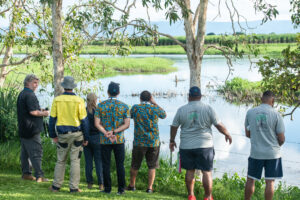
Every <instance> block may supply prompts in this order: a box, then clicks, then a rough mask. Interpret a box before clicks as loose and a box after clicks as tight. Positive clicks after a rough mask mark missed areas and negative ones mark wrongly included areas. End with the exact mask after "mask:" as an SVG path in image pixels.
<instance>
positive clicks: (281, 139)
mask: <svg viewBox="0 0 300 200" xmlns="http://www.w3.org/2000/svg"><path fill="white" fill-rule="evenodd" d="M277 141H278V144H279V145H280V146H281V145H283V143H284V142H285V136H284V133H279V134H277Z"/></svg>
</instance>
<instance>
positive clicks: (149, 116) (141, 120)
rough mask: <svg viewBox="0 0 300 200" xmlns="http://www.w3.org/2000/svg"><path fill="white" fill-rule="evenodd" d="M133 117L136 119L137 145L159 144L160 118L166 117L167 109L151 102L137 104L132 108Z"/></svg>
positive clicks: (151, 145)
mask: <svg viewBox="0 0 300 200" xmlns="http://www.w3.org/2000/svg"><path fill="white" fill-rule="evenodd" d="M130 112H131V118H133V120H134V141H133V145H135V146H141V145H142V146H149V147H154V146H159V145H160V141H159V129H158V119H159V118H161V119H164V118H165V117H166V113H165V111H164V110H163V109H162V108H160V107H159V106H157V105H154V104H150V103H149V102H142V103H140V104H136V105H134V106H132V108H131V111H130Z"/></svg>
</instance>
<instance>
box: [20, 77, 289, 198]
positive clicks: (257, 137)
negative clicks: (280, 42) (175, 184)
mask: <svg viewBox="0 0 300 200" xmlns="http://www.w3.org/2000/svg"><path fill="white" fill-rule="evenodd" d="M38 83H39V79H38V78H37V77H36V76H35V75H33V74H30V75H27V76H26V78H25V80H24V90H23V91H21V93H20V95H19V97H18V101H17V112H18V125H19V135H20V138H21V139H20V140H21V167H22V178H23V179H25V180H36V181H37V182H46V181H48V179H46V178H45V177H44V173H43V171H42V168H41V163H42V144H41V138H40V134H39V133H40V132H41V131H42V117H46V116H49V114H50V118H49V136H50V137H51V138H52V139H53V142H54V143H55V144H56V146H57V162H56V166H55V171H54V179H53V183H52V185H51V187H50V190H51V191H53V192H57V191H59V190H60V188H61V187H62V184H63V181H64V174H65V166H66V162H67V159H68V156H69V155H70V162H71V168H70V182H69V188H70V192H80V189H79V182H80V158H81V154H82V152H84V155H85V175H86V181H87V187H88V188H92V187H93V176H92V171H93V162H95V168H96V174H97V179H98V186H97V187H99V190H100V191H101V192H104V193H111V189H112V186H111V174H110V168H111V166H110V165H111V153H112V151H113V152H114V157H115V163H116V170H117V180H118V192H117V194H118V195H122V194H124V193H125V190H129V191H135V190H136V188H135V181H136V178H137V174H138V170H139V168H140V167H141V163H142V161H143V159H144V157H145V158H146V162H147V166H148V187H147V189H146V192H147V193H152V192H153V183H154V179H155V172H156V169H157V168H158V167H159V152H160V139H159V130H158V119H159V118H161V119H164V118H166V112H165V111H164V109H163V108H161V107H160V106H158V105H157V103H156V102H155V100H154V98H153V96H152V95H151V93H150V92H149V91H143V92H141V94H140V103H139V104H136V105H134V106H132V107H131V109H129V107H128V105H126V104H125V103H123V102H121V101H119V100H118V99H117V97H118V95H119V93H120V85H119V84H118V83H114V82H111V83H110V84H109V85H108V90H107V93H108V99H107V100H105V101H102V102H100V103H98V104H97V95H96V94H94V93H90V94H88V95H87V103H86V105H85V102H84V100H83V99H82V98H81V97H79V96H76V94H75V93H74V92H73V89H74V88H76V83H75V82H74V78H73V77H70V76H66V77H64V80H63V82H62V83H61V86H62V87H63V88H64V93H63V94H62V95H60V96H57V97H55V98H54V100H53V103H52V107H51V112H50V113H49V111H48V110H43V109H41V108H40V106H39V102H38V100H37V98H36V96H35V94H34V91H35V90H36V88H37V87H38ZM201 97H202V94H201V90H200V88H199V87H196V86H194V87H191V88H190V90H189V97H188V101H189V102H188V104H186V105H184V106H182V107H180V108H179V109H178V110H177V113H176V115H175V117H174V119H173V123H172V125H171V128H170V145H169V147H170V150H171V151H174V149H175V148H176V147H177V144H176V142H175V137H176V134H177V131H178V129H179V128H180V145H179V153H180V161H181V166H182V168H184V169H186V176H185V182H186V187H187V191H188V199H189V200H195V199H196V197H195V195H194V183H195V170H201V171H202V174H203V176H202V183H203V187H204V191H205V195H204V200H212V199H213V196H212V183H213V180H212V170H213V160H214V155H215V152H214V144H213V136H212V129H211V127H212V125H214V126H215V127H216V128H217V130H218V131H219V132H220V133H222V134H223V135H224V136H225V141H228V142H229V143H230V144H231V143H232V137H231V136H230V134H229V132H228V131H227V129H226V128H225V126H224V125H223V124H222V123H221V121H220V120H219V119H218V117H217V115H216V113H215V111H214V109H213V108H212V107H211V106H209V105H206V104H204V103H202V102H201ZM274 98H275V96H274V94H273V93H272V92H271V91H266V92H264V93H263V95H262V104H261V105H260V106H258V107H255V108H252V109H250V110H249V111H248V112H247V115H246V119H245V132H246V136H247V137H249V138H250V141H251V153H250V156H249V159H248V174H247V182H246V186H245V199H246V200H248V199H251V196H252V194H253V193H254V189H255V184H254V183H255V180H259V179H260V178H261V175H262V170H263V169H264V171H265V180H266V190H265V199H267V200H269V199H272V198H273V194H274V180H275V179H276V178H281V177H282V176H283V173H282V163H281V155H280V146H281V145H282V144H283V143H284V141H285V137H284V124H283V120H282V117H281V115H280V114H279V113H278V112H277V111H275V110H274V109H273V108H272V107H273V105H274ZM130 118H132V119H133V121H134V140H133V148H132V160H131V169H130V183H129V184H128V185H127V187H126V186H125V168H124V160H125V146H124V143H125V138H124V131H125V130H126V129H128V128H129V125H130ZM31 166H32V167H33V168H34V170H35V176H32V171H31Z"/></svg>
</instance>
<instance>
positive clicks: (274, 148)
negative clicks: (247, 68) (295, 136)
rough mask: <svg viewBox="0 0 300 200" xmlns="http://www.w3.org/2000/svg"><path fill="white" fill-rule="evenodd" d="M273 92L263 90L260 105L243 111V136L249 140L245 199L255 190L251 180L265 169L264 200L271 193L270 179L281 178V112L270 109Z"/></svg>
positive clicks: (282, 135) (282, 134)
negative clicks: (244, 131) (244, 134)
mask: <svg viewBox="0 0 300 200" xmlns="http://www.w3.org/2000/svg"><path fill="white" fill-rule="evenodd" d="M274 97H275V96H274V94H273V93H272V92H271V91H266V92H264V93H263V96H262V99H261V100H262V104H261V105H260V106H257V107H255V108H252V109H250V110H249V111H248V112H247V115H246V119H245V130H246V136H247V137H248V138H250V141H251V152H250V157H249V159H248V177H247V183H246V186H245V199H246V200H250V199H251V196H252V194H253V193H254V190H255V184H254V183H255V180H259V179H260V178H261V174H262V170H263V168H264V170H265V180H266V190H265V199H266V200H270V199H272V198H273V195H274V182H275V181H274V180H275V179H277V178H282V176H283V173H282V164H281V155H280V146H281V145H282V144H283V143H284V141H285V136H284V124H283V120H282V117H281V115H280V114H279V113H278V112H277V111H275V110H274V109H273V105H274Z"/></svg>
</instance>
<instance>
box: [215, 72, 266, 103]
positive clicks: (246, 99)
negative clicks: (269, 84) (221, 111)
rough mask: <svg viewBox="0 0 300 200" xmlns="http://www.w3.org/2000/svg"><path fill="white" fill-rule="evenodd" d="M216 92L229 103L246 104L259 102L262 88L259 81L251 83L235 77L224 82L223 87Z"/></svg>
mask: <svg viewBox="0 0 300 200" xmlns="http://www.w3.org/2000/svg"><path fill="white" fill-rule="evenodd" d="M217 91H218V93H220V94H222V95H223V96H224V98H225V99H226V100H227V101H229V102H231V103H235V104H244V103H246V104H248V103H257V102H259V100H260V97H261V93H262V87H261V82H260V81H256V82H251V81H249V80H247V79H242V78H240V77H235V78H233V79H231V80H229V81H226V82H225V84H224V85H222V86H219V87H218V89H217Z"/></svg>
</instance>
